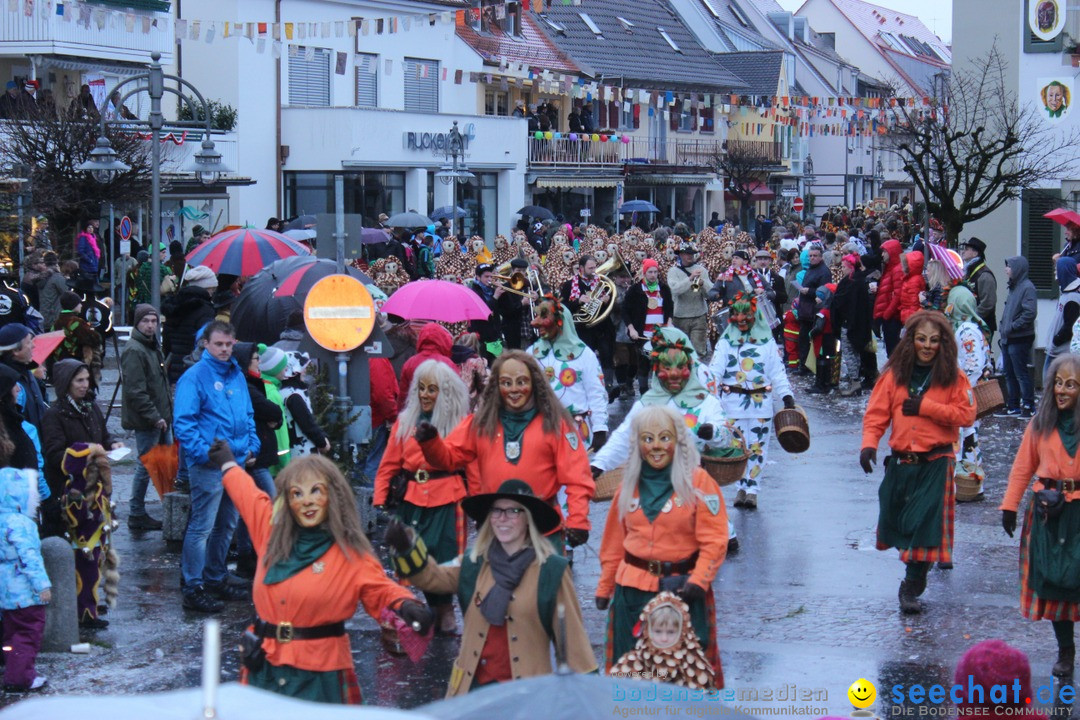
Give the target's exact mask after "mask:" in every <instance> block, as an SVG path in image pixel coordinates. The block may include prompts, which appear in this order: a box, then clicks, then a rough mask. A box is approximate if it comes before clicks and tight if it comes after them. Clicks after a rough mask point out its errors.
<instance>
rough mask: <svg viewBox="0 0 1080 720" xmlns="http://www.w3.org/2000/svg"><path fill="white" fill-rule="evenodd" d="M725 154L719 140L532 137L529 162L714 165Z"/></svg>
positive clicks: (544, 164)
mask: <svg viewBox="0 0 1080 720" xmlns="http://www.w3.org/2000/svg"><path fill="white" fill-rule="evenodd" d="M721 154H722V143H721V141H720V140H703V139H694V140H677V139H669V140H664V141H659V140H652V139H649V138H638V137H634V138H629V142H623V141H622V140H621V139H620V140H618V141H615V142H611V141H610V140H609V141H607V142H594V141H592V140H580V139H578V140H571V139H570V138H567V137H562V138H552V139H551V140H537V139H536V138H529V165H530V166H532V167H576V166H580V167H584V166H589V165H606V166H621V165H676V166H680V167H698V168H715V167H716V164H717V159H718V158H719V156H720V155H721Z"/></svg>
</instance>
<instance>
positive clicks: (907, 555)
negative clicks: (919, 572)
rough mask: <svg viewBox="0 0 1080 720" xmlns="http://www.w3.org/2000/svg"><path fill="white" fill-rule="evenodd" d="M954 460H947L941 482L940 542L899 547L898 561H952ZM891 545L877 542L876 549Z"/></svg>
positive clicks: (954, 507)
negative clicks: (925, 545)
mask: <svg viewBox="0 0 1080 720" xmlns="http://www.w3.org/2000/svg"><path fill="white" fill-rule="evenodd" d="M954 468H955V463H954V462H949V463H948V466H947V469H946V471H945V478H944V481H943V482H942V491H943V492H944V493H945V502H944V508H943V511H942V520H941V544H940V545H938V546H936V547H913V548H906V549H905V548H900V561H901V562H903V563H910V562H931V563H933V562H944V563H949V562H952V548H953V531H954V525H955V520H956V488H955V487H954V485H953V470H954ZM890 547H892V545H889V544H886V543H882V542H881V541H880V540H879V541H878V542H877V549H878V550H888V549H889V548H890Z"/></svg>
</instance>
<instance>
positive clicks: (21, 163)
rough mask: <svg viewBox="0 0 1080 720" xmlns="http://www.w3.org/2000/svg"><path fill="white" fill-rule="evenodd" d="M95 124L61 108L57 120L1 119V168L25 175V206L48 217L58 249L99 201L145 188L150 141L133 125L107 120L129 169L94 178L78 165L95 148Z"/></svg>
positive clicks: (136, 194) (144, 192)
mask: <svg viewBox="0 0 1080 720" xmlns="http://www.w3.org/2000/svg"><path fill="white" fill-rule="evenodd" d="M99 134H100V125H99V124H98V123H96V122H91V121H88V120H83V119H75V118H73V117H71V116H69V115H67V114H66V113H61V117H60V118H59V119H57V120H25V121H12V122H10V123H6V124H5V125H4V127H3V128H2V129H0V136H2V137H3V141H2V142H0V172H2V174H8V175H14V176H20V177H24V178H28V179H29V181H30V182H29V188H30V193H31V201H30V206H31V208H32V209H33V212H34V213H35V214H42V215H46V216H47V217H48V218H49V221H50V227H51V228H52V233H53V237H54V238H55V239H56V241H57V245H56V247H57V250H58V251H61V252H64V251H67V250H68V249H69V248H70V247H71V244H70V243H65V242H64V240H65V239H67V238H74V237H75V234H76V232H77V230H76V228H77V227H78V223H79V221H80V220H82V219H84V218H87V217H96V216H97V214H98V212H99V210H100V207H101V204H102V203H112V204H113V205H117V206H124V205H133V204H139V203H143V202H146V201H147V199H148V197H149V194H150V143H149V142H148V141H147V140H145V139H144V138H143V136H142V135H140V134H139V132H138V131H137V130H133V129H131V128H122V127H119V126H107V130H106V136H107V137H108V138H109V140H110V141H111V143H112V147H113V149H114V150H115V151H116V154H117V156H118V158H119V159H120V160H121V161H122V162H124V163H125V164H127V165H129V166H131V169H130V170H128V171H127V172H125V173H121V174H120V175H118V176H117V177H116V178H115V179H114V180H113V181H112V182H109V183H105V184H102V183H99V182H97V181H96V180H95V179H94V178H92V177H91V176H90V175H89V173H86V172H84V171H81V170H79V169H78V167H79V165H80V164H82V163H83V162H84V161H85V160H86V159H87V157H88V156H89V154H90V151H91V150H93V149H94V143H95V142H96V141H97V138H98V135H99Z"/></svg>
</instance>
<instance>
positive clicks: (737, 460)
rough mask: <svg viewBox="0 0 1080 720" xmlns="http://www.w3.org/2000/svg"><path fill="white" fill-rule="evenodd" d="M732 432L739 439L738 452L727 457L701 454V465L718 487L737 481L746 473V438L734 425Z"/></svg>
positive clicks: (747, 455)
mask: <svg viewBox="0 0 1080 720" xmlns="http://www.w3.org/2000/svg"><path fill="white" fill-rule="evenodd" d="M732 432H734V433H735V437H736V438H738V440H739V450H740V452H739V453H738V454H736V455H730V456H728V457H711V456H708V455H702V456H701V467H702V468H703V469H704V470H705V472H707V473H709V475H710V476H711V477H712V479H713V480H715V481H716V484H717V485H719V486H720V487H725V486H727V485H731V484H732V483H734V482H738V481H739V480H740V479H741V478H742V476H743V475H744V474H746V462H747V461H748V460H749V459H750V453H749V452H748V451H747V449H746V439H745V438H744V437H743V434H742V432H740V431H739V429H738V428H735V427H733V428H732Z"/></svg>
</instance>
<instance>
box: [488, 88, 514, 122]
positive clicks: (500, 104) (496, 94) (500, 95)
mask: <svg viewBox="0 0 1080 720" xmlns="http://www.w3.org/2000/svg"><path fill="white" fill-rule="evenodd" d="M484 114H485V115H499V116H501V117H506V116H508V115H509V114H510V93H505V92H500V91H498V90H488V91H487V92H485V93H484Z"/></svg>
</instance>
